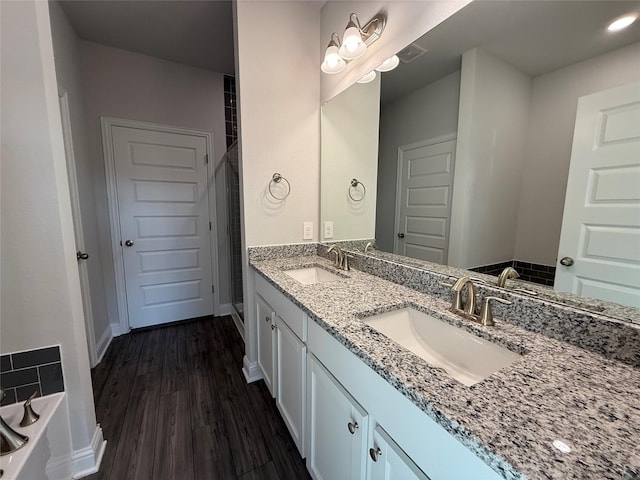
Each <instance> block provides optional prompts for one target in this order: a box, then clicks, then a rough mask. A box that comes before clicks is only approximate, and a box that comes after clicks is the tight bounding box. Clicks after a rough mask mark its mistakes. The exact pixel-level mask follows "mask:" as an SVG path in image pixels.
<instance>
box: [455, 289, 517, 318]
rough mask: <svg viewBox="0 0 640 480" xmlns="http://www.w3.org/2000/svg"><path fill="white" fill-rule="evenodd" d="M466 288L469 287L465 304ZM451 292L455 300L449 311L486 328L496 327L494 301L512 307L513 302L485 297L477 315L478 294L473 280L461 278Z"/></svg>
mask: <svg viewBox="0 0 640 480" xmlns="http://www.w3.org/2000/svg"><path fill="white" fill-rule="evenodd" d="M465 286H466V287H467V300H466V302H463V301H462V289H463V288H464V287H465ZM451 290H452V291H453V299H452V301H451V308H450V309H449V311H451V312H453V313H455V314H456V315H459V316H461V317H462V318H466V319H467V320H471V321H472V322H476V323H480V324H482V325H485V326H492V325H495V322H494V321H493V310H492V309H491V301H492V300H495V301H496V302H500V303H504V304H505V305H511V302H509V301H507V300H503V299H502V298H499V297H485V298H484V301H483V302H482V308H481V309H480V314H479V315H476V299H477V296H478V294H477V291H476V287H475V285H474V284H473V281H472V280H471V278H469V277H461V278H459V279H458V280H457V281H456V283H454V284H453V285H452V286H451Z"/></svg>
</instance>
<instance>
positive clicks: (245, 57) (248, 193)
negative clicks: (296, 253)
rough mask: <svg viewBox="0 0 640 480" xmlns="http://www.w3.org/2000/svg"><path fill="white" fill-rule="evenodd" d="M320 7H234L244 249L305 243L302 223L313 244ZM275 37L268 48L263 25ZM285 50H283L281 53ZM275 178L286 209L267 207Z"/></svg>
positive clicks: (250, 293)
mask: <svg viewBox="0 0 640 480" xmlns="http://www.w3.org/2000/svg"><path fill="white" fill-rule="evenodd" d="M320 6H321V4H320V3H319V2H287V1H256V2H253V1H241V2H234V20H235V34H236V86H237V87H238V91H239V98H238V102H239V103H238V107H239V108H238V119H239V126H240V136H239V138H240V142H239V145H240V175H241V182H242V198H241V203H242V231H243V243H244V244H243V250H244V251H246V247H247V246H255V245H268V244H277V243H295V242H301V241H302V227H303V222H304V221H312V222H314V234H313V240H314V241H317V240H318V219H319V208H320V202H319V196H320V102H319V99H320V49H319V46H318V38H319V36H320ZM265 25H267V26H268V28H269V30H270V31H272V32H277V35H276V37H277V40H276V43H277V45H275V44H274V42H272V41H265V35H264V26H265ZM285 47H286V48H285ZM274 172H279V173H281V174H282V175H283V176H285V177H286V178H287V179H288V180H289V182H290V183H291V193H290V195H289V197H288V198H287V199H286V201H284V202H277V201H274V200H271V199H270V197H269V196H268V193H267V185H268V183H269V180H270V179H271V176H272V174H273V173H274ZM244 260H245V265H244V271H243V273H244V281H245V288H244V299H245V343H246V357H245V374H247V375H248V376H249V377H251V376H252V374H251V372H252V371H255V368H256V364H255V361H256V358H255V353H256V352H255V350H256V344H255V305H254V302H253V298H254V288H253V274H252V272H251V270H250V269H249V268H248V266H247V264H246V255H245V259H244Z"/></svg>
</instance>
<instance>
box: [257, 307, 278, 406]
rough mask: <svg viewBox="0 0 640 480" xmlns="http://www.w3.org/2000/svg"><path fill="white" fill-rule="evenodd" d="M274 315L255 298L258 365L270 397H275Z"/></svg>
mask: <svg viewBox="0 0 640 480" xmlns="http://www.w3.org/2000/svg"><path fill="white" fill-rule="evenodd" d="M275 316H276V315H275V313H274V311H273V309H272V308H271V307H270V306H269V304H268V303H266V302H265V301H264V300H262V298H260V297H259V296H256V318H257V320H256V321H257V331H258V365H259V366H260V369H261V370H262V375H263V377H264V383H266V384H267V388H268V389H269V391H270V392H271V395H272V396H274V397H275V396H276V391H275V387H276V382H275V375H276V371H275V370H274V366H275V353H276V352H275V343H276V334H275V332H274V329H275V325H276V324H275Z"/></svg>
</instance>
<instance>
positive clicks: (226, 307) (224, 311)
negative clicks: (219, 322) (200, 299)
mask: <svg viewBox="0 0 640 480" xmlns="http://www.w3.org/2000/svg"><path fill="white" fill-rule="evenodd" d="M232 313H233V306H232V305H231V304H230V303H223V304H221V305H220V307H219V308H218V316H220V317H222V316H224V315H231V314H232Z"/></svg>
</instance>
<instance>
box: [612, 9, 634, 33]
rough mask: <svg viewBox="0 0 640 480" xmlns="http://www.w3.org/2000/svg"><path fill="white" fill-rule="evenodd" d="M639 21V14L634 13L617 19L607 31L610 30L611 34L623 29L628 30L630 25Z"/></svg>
mask: <svg viewBox="0 0 640 480" xmlns="http://www.w3.org/2000/svg"><path fill="white" fill-rule="evenodd" d="M637 19H638V14H637V13H633V14H631V15H625V16H624V17H620V18H616V19H615V20H614V21H613V22H611V23H610V24H609V26H608V27H607V30H609V31H610V32H619V31H620V30H623V29H625V28H627V27H628V26H629V25H631V24H632V23H633V22H635V21H636V20H637Z"/></svg>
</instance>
